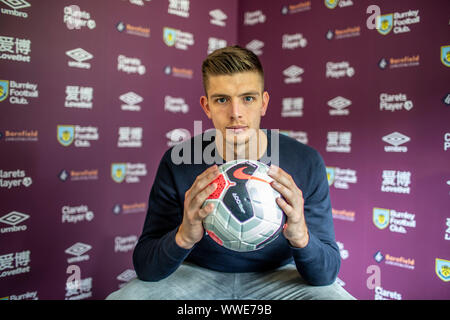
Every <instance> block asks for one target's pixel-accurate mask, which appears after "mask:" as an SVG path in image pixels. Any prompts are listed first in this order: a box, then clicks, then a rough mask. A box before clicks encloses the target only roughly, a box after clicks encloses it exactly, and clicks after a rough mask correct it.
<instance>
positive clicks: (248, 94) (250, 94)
mask: <svg viewBox="0 0 450 320" xmlns="http://www.w3.org/2000/svg"><path fill="white" fill-rule="evenodd" d="M259 94H260V92H258V91H249V92H244V93H241V94H240V95H238V97H244V96H257V95H259ZM210 97H211V98H212V99H213V98H229V97H230V96H229V95H227V94H224V93H215V94H212V95H211V96H210Z"/></svg>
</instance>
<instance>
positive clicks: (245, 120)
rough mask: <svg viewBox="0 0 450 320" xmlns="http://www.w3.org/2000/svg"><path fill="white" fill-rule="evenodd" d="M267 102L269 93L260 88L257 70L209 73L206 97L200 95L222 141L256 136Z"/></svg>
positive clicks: (241, 141) (243, 141)
mask: <svg viewBox="0 0 450 320" xmlns="http://www.w3.org/2000/svg"><path fill="white" fill-rule="evenodd" d="M268 103H269V94H268V93H267V92H266V91H264V92H263V87H262V79H261V75H260V74H259V73H258V72H256V71H255V72H250V71H249V72H241V73H235V74H233V75H215V76H209V77H208V84H207V97H205V96H202V97H201V98H200V104H201V105H202V108H203V110H204V111H205V113H206V115H207V116H208V118H209V119H211V120H212V122H213V124H214V127H215V128H216V130H218V131H220V133H221V134H222V136H223V137H224V140H225V141H224V142H226V143H227V144H233V145H242V144H247V143H248V141H249V140H250V139H252V138H254V137H255V134H256V133H257V131H258V130H259V125H260V121H261V117H262V116H264V115H265V113H266V110H267V105H268Z"/></svg>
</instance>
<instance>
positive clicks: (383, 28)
mask: <svg viewBox="0 0 450 320" xmlns="http://www.w3.org/2000/svg"><path fill="white" fill-rule="evenodd" d="M376 24H377V26H376V29H377V30H378V32H379V33H381V34H382V35H387V34H388V33H389V32H391V30H392V27H393V26H394V15H393V14H392V13H389V14H384V15H379V16H378V17H377V20H376Z"/></svg>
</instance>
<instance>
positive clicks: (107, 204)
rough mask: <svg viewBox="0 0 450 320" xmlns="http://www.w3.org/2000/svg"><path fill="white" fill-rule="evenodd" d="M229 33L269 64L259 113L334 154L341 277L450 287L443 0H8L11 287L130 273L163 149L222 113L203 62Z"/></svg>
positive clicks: (1, 274)
mask: <svg viewBox="0 0 450 320" xmlns="http://www.w3.org/2000/svg"><path fill="white" fill-rule="evenodd" d="M230 44H240V45H241V46H244V47H247V48H248V49H250V50H252V51H253V52H255V54H257V55H258V56H259V57H260V59H261V61H262V63H263V65H264V68H265V74H266V90H268V91H269V94H270V105H269V110H268V113H267V115H266V116H265V117H264V118H263V121H262V125H263V126H264V127H266V128H273V129H280V130H281V132H282V133H284V134H287V135H289V136H292V137H294V138H295V139H298V140H299V141H300V142H302V143H305V144H308V145H310V146H312V147H314V148H316V149H317V150H318V151H319V152H320V153H321V155H322V156H323V158H324V160H325V163H326V166H327V174H328V179H329V185H330V192H331V200H332V206H333V218H334V224H335V229H336V240H337V242H338V245H339V247H340V251H341V257H342V267H341V271H340V273H339V276H338V280H337V281H339V282H340V283H341V284H342V285H343V286H344V287H345V288H346V289H347V290H348V291H349V292H350V293H352V294H353V295H354V296H355V297H357V298H360V299H397V300H400V299H450V287H449V286H450V209H449V208H450V89H449V83H450V73H449V72H450V3H449V2H448V1H445V0H435V1H419V0H415V1H406V0H399V1H357V0H336V1H330V0H325V1H321V0H317V1H315V0H314V1H312V0H302V1H299V0H280V1H257V0H227V1H219V0H96V1H88V0H73V1H66V0H58V1H56V0H53V1H52V0H39V1H37V0H1V1H0V155H1V157H0V298H2V299H11V300H16V299H103V298H105V297H106V296H107V295H108V294H109V293H110V292H112V291H113V290H116V289H118V288H119V287H121V286H123V285H124V284H125V283H127V282H128V281H130V280H131V279H133V278H134V277H135V276H136V274H135V272H134V270H133V265H132V261H131V255H132V251H133V248H134V246H135V244H136V241H137V239H138V237H139V235H140V232H141V228H142V225H143V222H144V218H145V213H146V210H147V199H148V195H149V192H150V188H151V184H152V182H153V179H154V177H155V173H156V169H157V166H158V163H159V159H160V157H161V156H162V154H163V152H164V151H165V150H167V148H169V147H170V146H172V145H175V144H177V143H179V142H180V141H183V140H185V139H188V138H189V137H191V136H192V135H194V134H197V133H199V132H200V131H201V130H205V129H208V128H210V127H211V123H210V122H209V120H208V119H207V118H206V116H204V115H203V112H202V111H201V108H200V105H199V97H200V96H201V95H202V94H203V88H202V85H201V69H200V66H201V62H202V60H203V59H204V57H205V56H206V55H207V54H208V53H209V52H211V51H213V50H215V49H217V48H220V47H223V46H226V45H230ZM196 121H197V122H196ZM299 187H300V188H301V186H299ZM77 280H79V281H78V282H77ZM77 284H79V285H77Z"/></svg>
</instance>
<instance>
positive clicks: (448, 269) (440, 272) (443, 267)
mask: <svg viewBox="0 0 450 320" xmlns="http://www.w3.org/2000/svg"><path fill="white" fill-rule="evenodd" d="M436 274H437V276H438V277H439V279H441V280H442V281H444V282H449V281H450V261H449V260H444V259H439V258H436Z"/></svg>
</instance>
